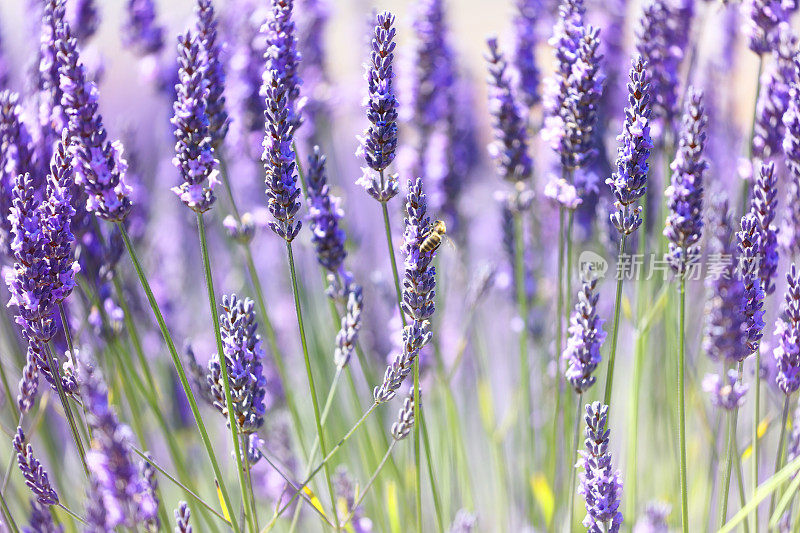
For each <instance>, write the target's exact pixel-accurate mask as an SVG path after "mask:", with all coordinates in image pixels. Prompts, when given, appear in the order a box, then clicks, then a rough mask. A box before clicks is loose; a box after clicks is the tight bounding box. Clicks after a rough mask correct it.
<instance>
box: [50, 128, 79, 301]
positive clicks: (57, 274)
mask: <svg viewBox="0 0 800 533" xmlns="http://www.w3.org/2000/svg"><path fill="white" fill-rule="evenodd" d="M68 143H69V137H68V134H67V131H66V130H64V132H63V134H62V137H61V141H60V142H59V143H58V144H57V145H56V149H55V151H54V153H53V160H52V162H51V163H50V175H49V176H48V182H47V201H46V202H45V203H44V204H42V207H41V209H42V211H43V213H42V224H43V226H42V232H43V234H44V238H45V239H46V241H45V244H46V248H45V249H46V255H47V261H48V263H49V267H50V276H51V279H52V281H51V286H50V290H51V291H52V298H53V303H55V304H58V303H60V302H63V301H64V300H65V299H66V298H67V296H69V295H70V293H72V289H73V288H75V274H76V273H77V272H78V271H79V270H80V266H79V265H78V262H77V261H76V260H75V250H74V248H75V236H74V235H73V234H72V231H71V230H70V222H71V221H72V217H73V216H74V215H75V209H73V208H72V205H70V201H71V200H72V190H73V184H74V181H73V177H72V176H73V174H72V166H71V161H72V158H71V157H70V155H69V153H68V152H67V146H68Z"/></svg>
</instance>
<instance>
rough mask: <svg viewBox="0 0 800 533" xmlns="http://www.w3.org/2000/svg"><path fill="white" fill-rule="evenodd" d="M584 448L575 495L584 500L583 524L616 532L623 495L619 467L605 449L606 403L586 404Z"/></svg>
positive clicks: (596, 530) (593, 532)
mask: <svg viewBox="0 0 800 533" xmlns="http://www.w3.org/2000/svg"><path fill="white" fill-rule="evenodd" d="M584 419H585V420H586V430H585V433H584V434H585V435H586V440H585V441H584V444H585V445H586V451H583V450H581V452H580V454H581V457H582V458H583V460H582V461H581V462H579V463H578V464H580V465H581V466H583V470H584V471H583V473H582V474H581V475H580V480H581V486H580V487H579V488H578V494H580V495H582V496H583V497H584V499H585V501H586V518H584V519H583V525H584V526H585V527H586V528H587V530H588V531H590V532H591V533H601V532H608V533H616V532H618V531H619V528H620V526H622V523H623V519H622V513H621V512H620V511H619V504H620V500H621V497H622V481H621V480H620V473H619V470H614V467H613V465H612V464H611V452H610V451H609V449H608V436H609V434H610V433H611V430H610V429H607V427H606V424H607V423H608V406H607V405H604V404H601V403H600V402H594V403H592V404H586V416H585V417H584Z"/></svg>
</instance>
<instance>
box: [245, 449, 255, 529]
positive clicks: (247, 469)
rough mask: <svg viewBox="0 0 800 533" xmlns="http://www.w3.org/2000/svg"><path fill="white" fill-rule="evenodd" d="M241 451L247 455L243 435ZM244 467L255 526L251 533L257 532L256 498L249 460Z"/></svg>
mask: <svg viewBox="0 0 800 533" xmlns="http://www.w3.org/2000/svg"><path fill="white" fill-rule="evenodd" d="M242 450H244V451H245V453H247V450H248V443H247V435H245V434H244V433H242ZM244 466H245V474H246V475H247V492H248V496H249V497H250V509H252V510H253V525H254V526H255V529H254V530H253V531H258V508H257V507H256V496H255V494H254V493H253V478H252V476H251V475H250V463H249V459H247V458H245V460H244Z"/></svg>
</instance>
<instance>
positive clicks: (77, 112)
mask: <svg viewBox="0 0 800 533" xmlns="http://www.w3.org/2000/svg"><path fill="white" fill-rule="evenodd" d="M56 45H57V48H58V63H59V74H60V84H61V91H62V93H63V94H62V97H61V105H62V106H63V108H64V112H65V114H66V115H67V117H68V118H69V133H70V137H71V146H70V148H71V151H72V155H73V157H74V159H75V163H74V165H75V183H77V184H79V185H81V186H83V188H84V189H85V191H86V193H87V195H88V196H87V200H86V210H87V211H93V212H94V213H95V215H97V216H98V217H100V218H102V219H104V220H110V221H112V222H119V221H122V220H124V219H125V217H126V216H128V213H129V212H130V210H131V200H130V195H131V188H130V187H128V186H127V185H126V184H125V172H126V171H127V168H128V165H127V163H126V162H125V160H124V159H123V158H122V144H121V143H119V141H115V142H109V141H108V139H107V137H106V135H107V134H106V130H105V128H104V127H103V117H102V116H101V115H100V113H99V111H98V104H97V87H96V86H95V84H94V83H93V82H90V81H88V80H87V76H86V68H85V67H84V66H83V64H82V63H81V62H80V57H79V56H78V48H77V46H78V45H77V41H76V40H75V39H74V38H73V37H72V35H71V33H70V29H69V25H68V24H66V23H64V24H63V25H62V26H60V27H59V28H58V40H57V41H56Z"/></svg>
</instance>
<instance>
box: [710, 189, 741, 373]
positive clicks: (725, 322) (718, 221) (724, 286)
mask: <svg viewBox="0 0 800 533" xmlns="http://www.w3.org/2000/svg"><path fill="white" fill-rule="evenodd" d="M710 213H711V215H712V216H713V218H712V222H711V223H710V224H709V226H710V228H711V233H710V241H709V245H708V253H709V255H708V258H709V259H708V260H709V263H710V262H711V261H717V260H719V261H721V262H724V265H725V268H724V270H722V271H721V272H719V273H718V274H719V275H718V276H708V277H707V279H706V294H707V299H706V309H705V313H704V315H705V326H704V328H703V351H705V353H706V355H707V356H708V358H709V359H711V360H712V361H715V362H724V363H726V364H729V365H734V364H736V363H740V362H742V361H744V360H745V358H746V357H747V356H749V355H750V354H751V353H752V350H750V349H749V348H748V347H747V330H748V317H747V315H746V314H745V312H744V309H743V306H742V302H743V301H744V298H745V286H744V283H742V280H741V278H740V276H737V275H736V272H735V264H734V263H733V259H734V258H735V257H736V243H735V242H734V241H733V238H732V237H733V230H732V229H731V228H732V226H733V224H732V223H731V217H730V214H729V211H728V202H726V201H715V202H714V203H713V205H712V206H711V210H710Z"/></svg>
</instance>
